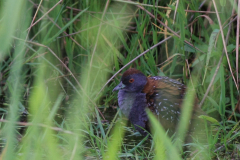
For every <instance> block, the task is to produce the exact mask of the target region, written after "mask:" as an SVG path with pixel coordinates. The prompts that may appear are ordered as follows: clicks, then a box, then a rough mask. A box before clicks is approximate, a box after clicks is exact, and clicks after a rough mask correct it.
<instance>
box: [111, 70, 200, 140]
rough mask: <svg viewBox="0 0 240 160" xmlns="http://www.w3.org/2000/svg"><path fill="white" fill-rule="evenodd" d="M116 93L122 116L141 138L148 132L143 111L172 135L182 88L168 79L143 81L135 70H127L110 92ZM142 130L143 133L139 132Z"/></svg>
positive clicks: (180, 84)
mask: <svg viewBox="0 0 240 160" xmlns="http://www.w3.org/2000/svg"><path fill="white" fill-rule="evenodd" d="M116 90H119V92H118V104H119V107H120V109H121V111H122V113H123V114H124V115H125V116H126V117H128V118H129V120H130V121H131V123H132V124H133V125H134V127H135V128H136V129H137V130H138V131H139V132H140V133H141V134H142V135H144V136H145V135H147V132H146V131H145V130H147V131H149V128H150V127H149V125H150V124H149V120H148V116H147V114H146V110H145V109H146V108H149V109H150V110H151V111H152V113H154V114H155V115H156V116H157V118H158V119H159V121H160V123H161V125H162V126H163V127H164V128H165V129H166V130H168V131H169V133H170V134H173V133H174V132H175V130H176V127H177V124H178V122H179V118H180V114H181V104H182V101H183V99H184V95H185V90H186V87H185V85H183V84H182V83H180V82H178V81H176V80H173V79H170V78H168V77H161V76H154V77H146V76H145V75H144V74H143V73H142V72H140V71H139V70H137V69H134V68H131V69H128V70H127V71H126V72H124V73H123V75H122V78H121V82H120V83H119V84H118V85H117V86H116V87H115V88H114V89H113V91H116ZM197 102H198V101H197V99H196V102H195V105H194V109H193V114H192V115H193V116H192V117H193V118H192V120H191V121H190V123H192V121H193V119H195V118H196V116H197V115H198V112H200V113H201V111H200V109H198V107H197ZM142 128H144V129H142Z"/></svg>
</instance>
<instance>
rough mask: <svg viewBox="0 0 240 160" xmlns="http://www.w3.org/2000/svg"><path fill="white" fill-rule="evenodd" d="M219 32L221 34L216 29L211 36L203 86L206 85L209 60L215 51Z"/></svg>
mask: <svg viewBox="0 0 240 160" xmlns="http://www.w3.org/2000/svg"><path fill="white" fill-rule="evenodd" d="M218 32H219V29H214V30H213V32H212V34H211V36H210V39H209V47H208V52H207V60H206V65H205V73H204V77H203V82H202V84H203V83H204V80H205V77H206V73H207V68H208V64H209V60H210V57H211V53H212V49H213V46H214V42H215V40H216V37H217V34H218Z"/></svg>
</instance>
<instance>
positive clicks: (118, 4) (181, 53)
mask: <svg viewBox="0 0 240 160" xmlns="http://www.w3.org/2000/svg"><path fill="white" fill-rule="evenodd" d="M239 3H240V2H239V1H238V2H237V1H236V0H229V1H226V0H212V1H206V0H181V1H167V0H161V1H160V0H150V1H149V0H139V1H135V0H101V1H100V0H90V1H88V0H78V1H76V0H50V1H46V0H17V1H16V0H5V1H0V7H1V10H0V45H1V47H0V61H1V63H0V69H1V75H0V82H1V88H0V94H1V95H0V96H1V103H0V104H1V120H0V127H1V132H0V133H1V134H0V140H1V144H2V146H1V157H0V158H1V159H8V160H9V159H23V160H26V159H35V160H38V159H51V160H53V159H59V160H60V159H153V158H154V157H155V159H186V158H193V159H194V158H195V159H230V158H232V159H236V158H239V149H240V145H239V134H240V132H239V129H240V127H239V119H240V114H239V112H240V100H239V63H238V62H239V57H238V56H239V28H240V27H239V23H240V18H239V17H238V16H237V15H239V14H237V11H238V13H239V12H240V4H239ZM129 67H135V68H137V69H139V70H141V71H142V72H143V73H144V74H145V75H160V76H168V77H171V78H173V79H178V80H179V81H181V82H183V83H185V84H186V85H187V86H189V87H190V86H191V87H194V91H195V93H196V95H197V97H198V99H199V105H200V107H201V108H202V109H203V110H204V111H205V113H207V114H208V116H202V117H200V118H202V119H205V122H206V123H209V127H208V132H207V133H206V141H207V143H204V144H200V143H198V142H197V141H194V142H192V143H187V144H184V143H182V142H181V141H178V140H179V139H180V140H181V139H183V137H184V136H185V135H184V132H183V131H184V129H185V127H186V123H185V122H186V119H184V117H188V115H189V112H188V110H189V109H190V108H189V106H191V104H189V102H192V99H191V98H193V96H191V95H192V94H191V93H192V92H188V93H187V95H188V96H187V97H186V99H185V101H184V104H185V105H184V112H183V116H182V117H181V122H180V124H179V125H180V127H179V130H178V134H177V135H178V136H177V137H175V138H171V137H168V136H167V134H165V132H164V131H163V129H162V128H161V126H160V125H159V123H158V122H156V120H155V118H154V117H152V116H151V115H150V118H151V121H152V124H153V126H154V127H153V128H154V131H155V133H156V134H155V136H152V138H148V139H147V138H144V137H142V136H140V134H139V133H138V132H137V131H136V130H134V128H133V127H132V126H131V125H130V124H127V123H126V121H125V118H124V117H122V116H121V113H119V112H118V108H117V94H116V93H112V89H113V88H114V86H116V84H118V82H119V78H120V76H121V74H118V73H122V71H124V70H126V68H129ZM115 73H117V74H115ZM186 148H187V149H186Z"/></svg>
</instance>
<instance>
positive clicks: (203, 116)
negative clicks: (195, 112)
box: [198, 115, 219, 124]
mask: <svg viewBox="0 0 240 160" xmlns="http://www.w3.org/2000/svg"><path fill="white" fill-rule="evenodd" d="M198 118H201V119H205V120H207V121H209V122H211V123H214V124H219V122H218V121H217V120H216V119H215V118H213V117H209V116H206V115H201V116H198Z"/></svg>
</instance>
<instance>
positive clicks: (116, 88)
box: [112, 82, 125, 92]
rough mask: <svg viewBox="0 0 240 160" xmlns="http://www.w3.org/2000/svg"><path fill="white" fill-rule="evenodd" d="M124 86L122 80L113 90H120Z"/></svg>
mask: <svg viewBox="0 0 240 160" xmlns="http://www.w3.org/2000/svg"><path fill="white" fill-rule="evenodd" d="M124 87H125V85H124V84H123V83H122V82H120V83H119V84H118V85H117V86H116V87H115V88H114V89H113V90H112V91H113V92H114V91H118V90H120V89H122V88H124Z"/></svg>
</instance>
